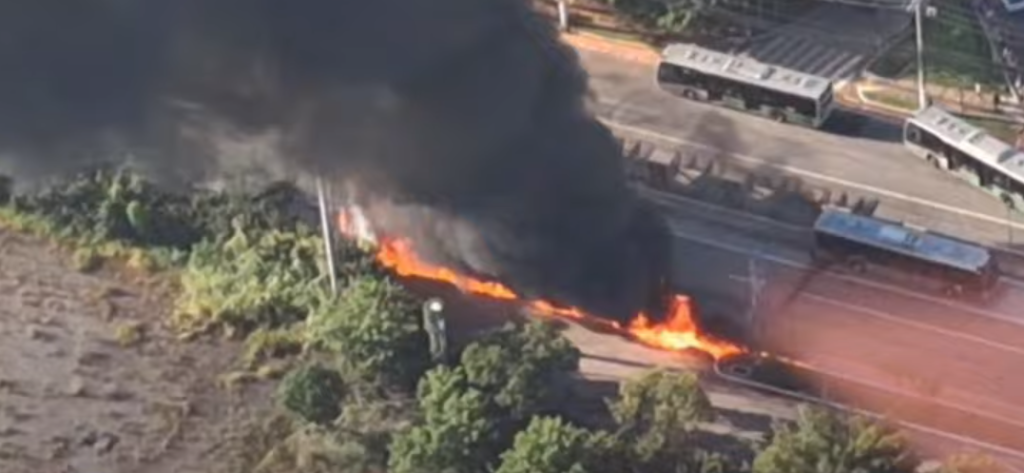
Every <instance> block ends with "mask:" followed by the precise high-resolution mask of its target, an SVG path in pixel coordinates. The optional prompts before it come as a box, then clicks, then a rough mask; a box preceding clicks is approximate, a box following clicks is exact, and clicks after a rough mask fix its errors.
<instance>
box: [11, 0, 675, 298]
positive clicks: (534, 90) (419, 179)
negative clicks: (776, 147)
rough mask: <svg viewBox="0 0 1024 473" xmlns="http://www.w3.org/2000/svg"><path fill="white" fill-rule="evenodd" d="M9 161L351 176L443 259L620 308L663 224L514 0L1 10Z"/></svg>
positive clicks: (391, 220)
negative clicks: (632, 187) (635, 190)
mask: <svg viewBox="0 0 1024 473" xmlns="http://www.w3.org/2000/svg"><path fill="white" fill-rule="evenodd" d="M0 61H2V62H0V170H6V171H8V172H15V173H17V174H18V175H19V177H23V178H26V177H32V176H35V177H46V176H49V175H53V174H55V173H59V172H62V171H66V170H73V169H77V168H80V167H82V166H84V165H86V164H90V163H93V162H96V161H100V160H111V159H113V160H127V161H130V162H131V163H132V164H133V165H135V166H138V167H141V168H143V169H146V170H149V171H150V172H151V173H153V174H154V175H158V176H160V177H163V178H165V179H170V178H172V177H173V178H176V179H177V180H179V181H183V182H195V181H197V180H202V179H214V178H219V177H222V176H223V175H225V174H238V173H252V172H262V173H263V174H266V175H270V176H274V177H296V176H301V175H320V176H329V177H331V178H333V179H336V180H343V179H344V180H355V181H357V182H358V183H359V187H360V188H361V189H363V190H370V191H371V197H372V198H373V200H374V201H378V202H379V201H387V202H389V204H388V205H387V206H386V208H387V209H388V211H387V212H384V214H383V216H382V218H381V219H380V220H381V222H383V223H384V224H385V225H386V226H387V227H388V228H389V229H390V230H392V231H395V232H401V233H402V234H408V235H413V236H414V237H415V238H416V244H417V245H418V247H419V248H420V249H422V250H424V251H425V252H427V253H428V254H429V255H430V256H432V257H434V258H437V259H441V260H443V261H442V262H444V263H447V264H453V265H457V266H459V267H461V268H462V269H465V270H469V271H472V272H474V273H476V274H478V275H485V276H490V277H494V278H498V279H500V280H502V281H507V282H509V283H511V284H512V285H513V286H515V287H516V288H517V289H519V290H521V291H524V292H526V293H528V294H530V295H537V296H547V297H552V298H554V299H556V300H559V301H561V302H564V303H569V304H574V305H580V306H583V307H584V308H587V309H589V310H591V311H594V312H596V313H600V314H606V315H609V316H615V317H626V316H628V314H631V313H634V312H635V311H637V310H639V309H641V308H644V307H648V306H649V303H650V302H651V297H652V295H653V294H654V289H655V288H658V287H659V284H658V282H659V281H660V280H661V277H662V275H663V274H664V273H665V269H664V267H663V263H662V262H663V261H667V259H668V258H667V251H668V249H667V242H666V238H665V231H664V229H663V228H662V227H661V225H660V221H659V219H658V218H657V217H655V216H654V214H652V213H650V212H647V211H646V210H643V209H642V208H641V206H640V205H639V204H638V202H637V201H636V199H635V197H634V196H633V194H632V193H631V192H630V191H629V190H628V188H627V186H626V182H625V178H624V170H623V161H622V158H621V153H620V150H619V148H618V146H617V144H616V142H615V141H614V139H613V137H612V136H611V135H610V134H609V132H608V131H607V130H606V129H605V128H603V127H602V126H600V125H599V124H598V123H597V122H596V121H595V120H594V119H593V118H591V117H590V116H588V115H587V114H586V113H585V111H584V105H583V100H584V98H585V95H586V77H585V75H584V73H583V72H582V70H581V68H580V67H579V65H578V64H577V62H576V59H575V56H574V55H573V54H572V52H571V51H570V50H568V49H567V48H566V47H564V46H563V45H561V44H559V42H558V39H557V35H556V32H555V31H554V29H553V28H552V27H550V26H549V25H548V24H547V22H546V21H544V20H543V19H540V18H537V17H536V16H535V15H534V14H533V13H532V12H531V10H530V9H529V7H528V5H527V4H526V3H525V2H524V1H522V0H434V1H429V2H428V1H422V0H372V1H367V0H359V1H356V0H149V1H145V0H75V1H73V2H68V1H66V0H31V1H25V0H17V1H15V0H0Z"/></svg>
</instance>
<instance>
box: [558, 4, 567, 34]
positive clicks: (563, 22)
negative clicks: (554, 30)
mask: <svg viewBox="0 0 1024 473" xmlns="http://www.w3.org/2000/svg"><path fill="white" fill-rule="evenodd" d="M568 3H569V0H558V27H559V28H560V29H561V30H562V31H569V6H568Z"/></svg>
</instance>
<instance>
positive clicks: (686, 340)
mask: <svg viewBox="0 0 1024 473" xmlns="http://www.w3.org/2000/svg"><path fill="white" fill-rule="evenodd" d="M338 228H339V230H340V231H341V233H342V234H343V235H345V236H346V237H348V238H352V239H355V240H357V241H359V242H361V243H363V244H368V245H373V246H374V247H375V248H376V255H377V260H378V261H379V262H380V263H381V264H382V265H383V266H385V267H387V268H389V269H390V270H392V271H394V272H395V274H397V275H399V276H403V277H414V278H422V279H429V280H434V281H440V282H445V283H448V284H451V285H453V286H455V287H457V288H459V289H460V290H462V291H463V292H466V293H470V294H474V295H477V296H482V297H487V298H492V299H499V300H508V301H516V300H519V301H522V302H523V304H524V305H525V306H526V307H527V308H528V309H529V310H530V311H532V312H533V313H535V314H539V315H547V316H555V317H564V318H568V319H576V320H587V321H589V322H601V323H603V324H605V325H607V326H609V327H611V328H613V329H615V330H616V331H620V332H624V333H626V334H628V335H629V336H630V337H632V338H634V339H635V340H637V341H639V342H641V343H643V344H645V345H648V346H651V347H654V348H659V349H663V350H669V351H685V350H698V351H701V352H704V353H707V354H708V355H710V356H712V357H713V358H715V359H716V360H718V359H722V358H725V357H729V356H733V355H738V354H741V353H744V349H743V348H741V347H740V346H738V345H735V344H732V343H729V342H726V341H724V340H719V339H716V338H714V337H711V336H708V335H706V334H703V333H701V331H700V329H699V327H698V326H697V323H696V320H695V318H694V317H695V314H694V313H693V307H692V305H691V303H690V299H689V298H688V297H687V296H684V295H674V296H672V300H671V302H670V304H669V305H668V309H667V312H666V314H665V316H664V317H663V318H662V319H659V320H661V321H655V320H653V319H652V318H651V317H650V316H648V315H646V314H644V313H642V312H641V313H638V314H636V315H635V316H634V317H632V318H631V319H630V320H629V321H628V322H626V323H620V322H618V321H614V320H607V319H603V318H599V317H594V316H592V315H590V314H588V313H587V312H586V311H584V310H581V309H579V308H577V307H564V306H559V305H556V304H554V303H552V302H549V301H547V300H543V299H532V300H530V299H528V298H524V297H520V295H519V294H517V293H516V292H515V291H513V290H512V289H510V288H509V287H507V286H505V285H503V284H501V283H499V282H494V281H485V280H480V279H475V278H472V277H468V276H465V275H463V274H460V273H459V272H457V271H455V270H453V269H450V268H446V267H444V266H439V265H435V264H431V263H428V262H427V261H425V260H424V259H422V258H421V256H420V255H419V254H417V253H416V251H415V248H414V246H413V242H412V241H410V240H408V239H403V238H392V239H389V238H386V237H385V238H381V239H379V240H378V238H377V236H376V235H375V234H374V233H373V232H372V230H371V228H372V227H371V224H370V222H369V221H367V220H366V217H365V214H364V213H363V211H362V210H361V209H360V208H359V207H357V206H349V207H346V208H345V209H344V210H342V211H341V212H340V213H339V215H338Z"/></svg>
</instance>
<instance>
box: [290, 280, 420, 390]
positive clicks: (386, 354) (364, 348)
mask: <svg viewBox="0 0 1024 473" xmlns="http://www.w3.org/2000/svg"><path fill="white" fill-rule="evenodd" d="M418 302H419V301H417V300H416V299H415V298H413V297H412V295H411V294H409V293H408V292H407V291H406V290H405V289H404V288H403V287H401V286H399V285H397V284H395V283H394V282H392V281H391V280H390V279H387V278H377V277H373V276H362V277H357V278H355V279H354V280H352V281H351V282H350V283H349V285H348V287H347V288H346V289H345V290H344V291H343V292H342V293H341V295H340V296H339V298H338V300H337V301H336V302H331V303H327V304H322V305H320V306H319V307H318V308H317V310H316V311H315V312H314V313H313V314H312V315H311V317H310V319H309V321H308V324H307V327H308V339H309V342H310V344H311V345H313V346H315V347H319V348H325V349H327V350H330V351H332V352H334V353H337V354H339V355H340V357H341V360H340V363H342V365H343V366H345V368H346V373H351V374H353V375H354V376H356V377H358V378H360V379H363V380H367V381H371V382H380V383H384V384H385V385H389V386H395V387H400V388H405V389H410V388H412V387H413V386H415V385H416V382H417V380H418V379H419V377H420V375H422V373H423V372H424V371H425V370H426V369H427V363H428V362H429V359H430V356H429V354H428V349H427V340H426V335H425V333H424V332H423V328H422V323H421V320H420V309H419V304H418Z"/></svg>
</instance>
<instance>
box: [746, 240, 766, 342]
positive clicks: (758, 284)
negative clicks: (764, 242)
mask: <svg viewBox="0 0 1024 473" xmlns="http://www.w3.org/2000/svg"><path fill="white" fill-rule="evenodd" d="M747 272H748V273H749V274H748V275H747V282H748V283H749V284H750V316H749V317H750V322H749V323H750V328H751V332H752V334H753V335H754V338H755V339H756V338H758V337H759V336H760V334H759V332H760V330H758V321H757V309H758V307H759V306H760V305H761V289H762V288H763V287H764V282H763V281H762V280H761V276H760V275H759V274H758V268H757V257H756V256H752V257H750V259H748V260H747ZM755 341H756V340H755Z"/></svg>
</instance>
